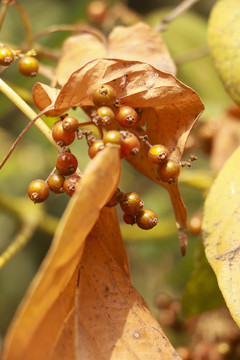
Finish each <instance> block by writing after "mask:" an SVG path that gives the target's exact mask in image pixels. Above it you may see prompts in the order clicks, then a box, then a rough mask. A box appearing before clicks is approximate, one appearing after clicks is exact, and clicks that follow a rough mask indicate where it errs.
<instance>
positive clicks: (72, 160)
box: [56, 152, 78, 175]
mask: <svg viewBox="0 0 240 360" xmlns="http://www.w3.org/2000/svg"><path fill="white" fill-rule="evenodd" d="M77 167H78V161H77V158H76V157H75V156H74V155H73V154H71V153H70V152H63V153H61V154H59V155H58V158H57V161H56V168H57V171H58V172H59V173H60V174H61V175H72V174H74V173H75V171H76V170H77Z"/></svg>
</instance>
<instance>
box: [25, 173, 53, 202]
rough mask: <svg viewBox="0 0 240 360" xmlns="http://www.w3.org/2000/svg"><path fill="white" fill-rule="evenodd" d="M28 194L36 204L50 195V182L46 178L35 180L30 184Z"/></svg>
mask: <svg viewBox="0 0 240 360" xmlns="http://www.w3.org/2000/svg"><path fill="white" fill-rule="evenodd" d="M28 196H29V197H30V199H31V200H32V201H33V202H34V203H35V204H36V203H41V202H43V201H45V200H46V199H47V198H48V196H49V189H48V184H47V183H46V182H45V181H44V180H40V179H38V180H33V181H32V182H31V183H30V184H29V186H28Z"/></svg>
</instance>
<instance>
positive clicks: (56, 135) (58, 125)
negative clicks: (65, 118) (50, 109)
mask: <svg viewBox="0 0 240 360" xmlns="http://www.w3.org/2000/svg"><path fill="white" fill-rule="evenodd" d="M52 137H53V139H54V140H55V141H56V143H57V144H59V145H60V146H67V145H70V144H71V143H72V142H73V141H74V139H75V133H69V132H67V131H65V130H64V129H63V122H62V121H61V120H59V121H57V122H55V124H54V125H53V128H52Z"/></svg>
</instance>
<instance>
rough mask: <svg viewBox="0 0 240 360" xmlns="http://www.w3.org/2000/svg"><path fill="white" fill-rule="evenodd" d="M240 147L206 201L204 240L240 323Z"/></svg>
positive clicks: (221, 285) (220, 281)
mask: <svg viewBox="0 0 240 360" xmlns="http://www.w3.org/2000/svg"><path fill="white" fill-rule="evenodd" d="M239 159H240V148H238V149H237V150H236V151H235V152H234V154H233V155H232V156H231V157H230V158H229V160H228V161H227V162H226V164H225V165H224V167H223V168H222V170H221V171H220V173H219V175H218V177H217V178H216V180H215V182H214V184H213V186H212V188H211V190H210V192H209V194H208V197H207V199H206V202H205V209H204V217H203V226H202V227H203V239H204V246H205V252H206V256H207V259H208V261H209V263H210V265H211V266H212V268H213V270H214V272H215V274H216V276H217V280H218V284H219V287H220V290H221V292H222V294H223V296H224V298H225V301H226V303H227V306H228V307H229V310H230V312H231V314H232V316H233V318H234V320H235V321H236V323H237V324H238V325H240V282H239V270H240V237H239V234H240V196H239V194H240V167H239Z"/></svg>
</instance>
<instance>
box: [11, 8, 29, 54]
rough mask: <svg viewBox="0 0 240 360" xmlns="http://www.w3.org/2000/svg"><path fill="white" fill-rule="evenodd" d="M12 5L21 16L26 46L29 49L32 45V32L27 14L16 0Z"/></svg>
mask: <svg viewBox="0 0 240 360" xmlns="http://www.w3.org/2000/svg"><path fill="white" fill-rule="evenodd" d="M13 6H14V7H15V8H16V9H17V11H18V12H19V14H20V16H21V18H22V22H23V25H24V28H25V32H26V39H27V46H28V48H29V49H31V48H32V47H33V33H32V26H31V22H30V20H29V17H28V14H27V13H26V11H25V9H24V8H23V7H22V6H21V5H20V4H18V3H17V2H16V1H14V3H13Z"/></svg>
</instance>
